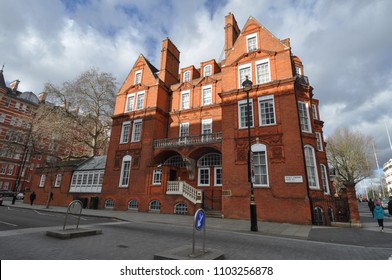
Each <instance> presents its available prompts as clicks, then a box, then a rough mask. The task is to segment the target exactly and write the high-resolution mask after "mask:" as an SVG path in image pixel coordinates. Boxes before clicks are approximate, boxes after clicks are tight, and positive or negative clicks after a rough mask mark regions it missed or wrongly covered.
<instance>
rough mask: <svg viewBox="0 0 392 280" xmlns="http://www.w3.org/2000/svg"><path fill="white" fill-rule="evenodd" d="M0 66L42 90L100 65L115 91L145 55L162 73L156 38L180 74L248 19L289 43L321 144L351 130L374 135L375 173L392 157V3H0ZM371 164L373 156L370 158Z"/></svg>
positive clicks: (23, 86)
mask: <svg viewBox="0 0 392 280" xmlns="http://www.w3.org/2000/svg"><path fill="white" fill-rule="evenodd" d="M0 7H1V8H0V25H1V27H0V66H1V65H3V64H4V76H5V78H6V82H7V83H9V82H11V81H13V80H16V79H18V80H20V81H21V83H20V85H19V90H20V91H32V92H34V93H35V94H37V95H38V94H39V93H40V92H41V91H43V88H44V84H45V83H47V82H51V83H54V84H57V85H61V84H62V83H63V82H65V81H68V80H73V79H75V78H76V77H77V76H79V75H80V74H81V73H83V72H85V71H87V70H89V69H91V68H97V69H98V70H99V71H102V72H109V73H112V74H113V75H114V76H115V77H116V78H117V81H118V85H119V86H120V85H121V84H122V83H123V81H124V79H125V78H126V76H127V75H128V73H129V71H130V70H131V68H132V66H133V65H134V63H135V61H136V59H137V57H138V56H139V55H140V54H143V55H144V56H145V57H146V58H147V59H148V60H150V62H152V64H153V65H154V66H156V67H157V68H159V64H160V61H159V60H160V51H161V46H162V45H161V44H162V40H164V39H165V38H167V37H169V38H170V39H171V40H172V42H174V44H175V45H176V46H177V48H178V49H179V50H180V52H181V57H180V61H181V64H180V68H184V67H187V66H190V65H195V67H196V68H198V67H200V63H201V62H203V61H206V60H210V59H215V60H217V61H219V60H220V59H222V55H223V48H224V17H225V16H226V15H227V14H228V13H229V12H231V13H233V14H234V16H235V18H236V20H237V22H238V25H239V27H240V29H242V28H243V27H244V25H245V23H246V21H247V20H248V18H249V17H250V16H252V17H254V18H255V19H256V20H257V21H258V22H259V23H260V24H262V25H263V26H265V27H266V28H267V29H268V30H269V31H270V32H272V34H274V35H275V36H276V37H277V38H279V39H285V38H290V41H291V47H292V52H293V54H294V55H297V56H298V57H300V58H301V60H302V62H303V64H304V74H305V75H306V76H308V78H309V81H310V84H311V85H312V87H313V88H314V98H317V99H319V100H320V115H321V119H322V120H323V121H324V138H326V139H328V136H329V135H331V134H332V133H333V132H334V130H335V129H337V128H341V127H348V128H350V129H351V130H353V131H359V132H361V133H363V134H365V135H369V136H371V137H374V143H375V150H376V154H377V160H378V163H379V166H380V168H382V166H383V164H384V163H385V162H387V161H388V159H390V158H392V147H391V145H390V141H389V140H388V136H387V129H386V128H388V130H389V132H390V134H392V111H391V103H392V102H391V101H392V51H391V50H392V36H391V32H392V30H391V26H392V17H391V16H390V12H391V11H392V1H389V0H373V1H372V0H346V1H341V0H324V1H323V0H319V1H317V0H211V1H209V0H186V1H185V0H166V1H164V0H143V1H140V0H70V1H67V0H39V1H31V0H0ZM374 158H376V157H374Z"/></svg>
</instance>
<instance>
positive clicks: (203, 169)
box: [197, 167, 211, 187]
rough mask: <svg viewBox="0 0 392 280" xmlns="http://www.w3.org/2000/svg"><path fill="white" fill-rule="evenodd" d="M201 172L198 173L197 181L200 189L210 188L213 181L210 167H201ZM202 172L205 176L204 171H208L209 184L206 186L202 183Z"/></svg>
mask: <svg viewBox="0 0 392 280" xmlns="http://www.w3.org/2000/svg"><path fill="white" fill-rule="evenodd" d="M198 171H199V172H198V176H197V177H198V179H197V183H198V186H199V187H209V186H210V180H211V174H210V173H211V172H210V167H199V170H198ZM202 171H203V174H204V171H207V173H206V174H207V176H208V183H207V184H206V183H202V182H201V175H202V174H201V173H202Z"/></svg>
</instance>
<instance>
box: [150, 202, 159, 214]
mask: <svg viewBox="0 0 392 280" xmlns="http://www.w3.org/2000/svg"><path fill="white" fill-rule="evenodd" d="M148 209H149V210H150V211H151V212H160V211H161V203H160V202H159V201H158V200H153V201H151V202H150V204H149V206H148Z"/></svg>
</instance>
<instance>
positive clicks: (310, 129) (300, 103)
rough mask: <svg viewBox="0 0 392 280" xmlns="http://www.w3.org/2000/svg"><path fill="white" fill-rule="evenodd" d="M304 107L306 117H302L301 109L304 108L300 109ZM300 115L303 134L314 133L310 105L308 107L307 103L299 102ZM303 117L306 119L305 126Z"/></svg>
mask: <svg viewBox="0 0 392 280" xmlns="http://www.w3.org/2000/svg"><path fill="white" fill-rule="evenodd" d="M302 105H305V113H306V116H301V109H304V108H300V107H301V106H302ZM298 114H299V117H300V125H301V130H302V131H303V132H308V133H312V126H311V124H310V117H309V105H308V103H307V102H303V101H298ZM303 117H305V118H306V123H305V124H303V123H302V122H301V121H302V118H303ZM303 126H304V128H303ZM305 126H307V127H308V129H306V127H305Z"/></svg>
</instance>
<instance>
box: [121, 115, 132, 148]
mask: <svg viewBox="0 0 392 280" xmlns="http://www.w3.org/2000/svg"><path fill="white" fill-rule="evenodd" d="M126 125H128V126H129V127H128V133H127V139H126V140H127V141H124V136H125V135H124V134H125V133H126V132H125V130H124V127H125V126H126ZM130 132H131V121H126V122H123V123H122V126H121V135H120V144H125V143H128V142H129V133H130Z"/></svg>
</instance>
